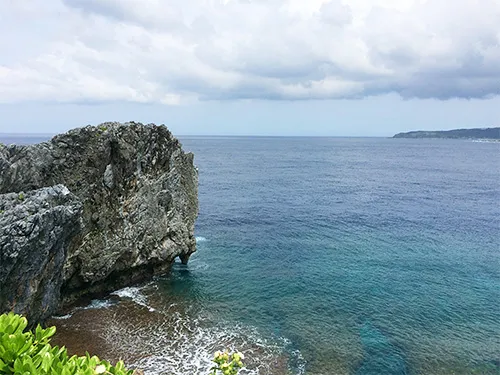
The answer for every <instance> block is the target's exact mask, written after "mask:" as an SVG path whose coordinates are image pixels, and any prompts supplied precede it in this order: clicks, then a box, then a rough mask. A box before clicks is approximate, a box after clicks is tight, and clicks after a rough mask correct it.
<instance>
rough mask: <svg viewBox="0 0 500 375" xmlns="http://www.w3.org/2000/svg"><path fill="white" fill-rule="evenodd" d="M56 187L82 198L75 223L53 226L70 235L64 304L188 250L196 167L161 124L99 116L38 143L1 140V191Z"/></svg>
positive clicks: (158, 267)
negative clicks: (93, 121)
mask: <svg viewBox="0 0 500 375" xmlns="http://www.w3.org/2000/svg"><path fill="white" fill-rule="evenodd" d="M57 184H63V185H64V186H65V187H67V189H68V190H69V191H70V192H71V193H72V194H74V196H75V197H77V198H76V199H77V200H78V202H80V203H81V210H80V211H78V210H77V211H78V212H79V215H78V216H79V220H80V222H81V229H79V230H78V229H77V228H78V225H76V224H74V225H72V228H73V227H74V229H73V230H71V231H70V230H69V228H67V229H65V230H62V232H64V233H69V232H71V233H72V235H71V236H70V238H68V239H66V242H65V245H64V248H65V251H66V253H65V258H64V262H63V268H62V269H61V270H60V271H61V272H60V275H62V276H61V277H62V284H61V287H60V291H61V294H62V298H63V299H64V300H65V301H67V302H70V301H72V300H74V299H75V298H78V297H79V296H81V295H84V294H88V293H97V292H103V291H108V290H111V289H113V288H117V287H121V286H124V285H127V284H131V283H133V282H136V281H139V280H143V279H146V278H148V277H150V276H151V275H153V274H157V273H161V272H165V271H166V270H168V269H169V267H170V265H171V263H172V262H173V261H174V259H175V258H176V257H180V259H181V260H182V261H183V262H184V263H185V262H187V261H188V259H189V256H190V255H191V254H192V253H193V252H194V251H195V250H196V241H195V238H194V223H195V220H196V217H197V214H198V195H197V187H198V177H197V170H196V168H195V167H194V165H193V155H192V154H189V153H184V152H183V151H182V149H181V145H180V143H179V142H178V141H177V139H175V138H174V137H173V136H172V134H171V133H170V132H169V131H168V130H167V128H166V127H164V126H156V125H142V124H139V123H126V124H120V123H104V124H101V125H99V126H96V127H92V126H87V127H85V128H80V129H75V130H72V131H70V132H68V133H66V134H62V135H58V136H56V137H54V138H53V139H52V140H51V141H50V142H46V143H41V144H38V145H33V146H9V147H5V146H4V147H2V146H0V194H6V193H16V194H15V196H18V194H17V193H19V192H21V191H24V192H28V191H30V190H35V189H40V188H43V187H50V186H54V185H57ZM24 194H25V195H26V196H31V193H24ZM8 196H11V195H10V194H7V195H5V197H8ZM3 199H7V198H3ZM4 211H5V212H4V214H3V215H5V214H6V212H7V210H4ZM9 211H10V209H9ZM9 215H10V214H9ZM66 220H67V219H66ZM67 221H69V220H67ZM55 224H57V225H61V224H62V223H59V222H57V223H55ZM64 228H66V227H64ZM2 229H3V225H2ZM54 234H55V231H54ZM1 241H4V240H3V239H2V237H0V244H2V243H3V242H1ZM6 241H7V242H6V243H10V242H9V241H10V240H6ZM61 241H62V238H61ZM1 246H2V247H0V254H3V253H6V249H7V247H4V245H1ZM2 259H3V258H2ZM3 268H4V263H3V261H2V264H1V265H0V272H2V269H3ZM0 274H1V273H0ZM51 285H52V284H51ZM0 287H1V288H2V290H3V289H5V288H7V289H8V286H6V285H4V283H3V282H2V283H1V284H0ZM56 289H57V288H56ZM2 293H3V292H2ZM2 293H0V294H2ZM0 308H1V307H0ZM42 315H44V316H47V315H48V314H42Z"/></svg>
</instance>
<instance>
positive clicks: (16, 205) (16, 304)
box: [0, 185, 82, 321]
mask: <svg viewBox="0 0 500 375" xmlns="http://www.w3.org/2000/svg"><path fill="white" fill-rule="evenodd" d="M81 210H82V205H81V203H80V202H79V200H78V198H77V197H76V196H74V195H73V194H71V193H70V192H69V190H68V189H67V188H66V187H65V186H63V185H56V186H54V187H49V188H43V189H39V190H32V191H30V192H27V193H24V192H20V193H10V194H2V195H0V310H1V311H0V312H3V311H14V312H17V313H22V314H25V315H27V316H28V317H29V318H30V319H31V320H34V321H39V320H41V319H44V318H46V317H47V316H49V315H50V314H53V313H54V312H55V311H56V310H57V308H58V307H59V302H60V291H61V286H62V284H63V273H62V270H63V267H64V262H65V260H66V257H67V252H68V249H69V248H70V247H71V243H72V241H73V239H74V238H75V236H77V235H78V233H79V232H80V230H81V222H80V215H81Z"/></svg>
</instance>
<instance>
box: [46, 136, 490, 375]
mask: <svg viewBox="0 0 500 375" xmlns="http://www.w3.org/2000/svg"><path fill="white" fill-rule="evenodd" d="M181 141H182V143H183V146H184V149H185V150H187V151H192V152H193V153H194V154H195V163H196V164H197V166H198V168H199V181H200V185H199V199H200V215H199V218H198V221H197V225H196V236H197V247H198V251H197V252H196V253H195V254H194V255H193V256H192V258H191V260H190V262H189V264H188V265H187V266H183V265H182V264H181V263H180V262H179V263H176V264H174V266H173V269H172V272H171V273H170V274H169V275H166V276H162V277H158V278H156V279H155V280H153V281H152V282H150V283H147V284H145V285H140V286H136V287H131V288H125V289H122V290H120V291H116V292H115V293H114V294H112V295H111V296H109V297H106V298H103V299H101V300H94V301H91V302H90V304H85V305H82V306H81V307H78V308H75V309H74V310H73V311H70V312H69V314H68V315H65V316H61V317H58V318H57V319H54V320H53V321H52V323H53V324H56V325H57V327H58V336H57V337H56V339H55V340H56V342H64V343H66V344H68V347H69V348H70V350H72V351H74V352H82V351H84V350H91V351H93V352H96V353H97V354H100V355H101V356H102V357H105V358H109V359H112V360H114V359H120V358H122V359H124V360H125V361H126V362H127V363H128V364H129V365H132V366H136V367H140V368H142V369H144V370H145V373H146V375H150V374H151V375H153V374H155V375H156V374H184V375H186V374H207V373H208V370H209V368H210V357H211V355H212V353H213V352H214V351H216V350H220V349H224V348H226V347H227V348H230V349H238V350H242V351H243V352H244V353H245V355H246V359H245V361H246V363H247V369H246V370H245V371H244V372H243V373H244V374H259V375H285V374H287V375H288V374H290V375H291V374H293V375H298V374H307V375H336V374H339V375H344V374H352V375H372V374H373V375H375V374H388V375H403V374H410V375H413V374H422V375H424V374H425V375H444V374H456V375H458V374H499V373H500V143H494V142H492V143H489V142H473V141H467V140H432V139H417V140H409V139H384V138H305V137H304V138H302V137H299V138H286V137H181Z"/></svg>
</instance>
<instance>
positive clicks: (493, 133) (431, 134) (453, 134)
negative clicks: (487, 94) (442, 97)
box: [393, 128, 500, 139]
mask: <svg viewBox="0 0 500 375" xmlns="http://www.w3.org/2000/svg"><path fill="white" fill-rule="evenodd" d="M393 138H452V139H500V128H481V129H454V130H438V131H421V130H420V131H412V132H407V133H398V134H396V135H395V136H394V137H393Z"/></svg>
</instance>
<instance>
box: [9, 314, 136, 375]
mask: <svg viewBox="0 0 500 375" xmlns="http://www.w3.org/2000/svg"><path fill="white" fill-rule="evenodd" d="M27 326H28V321H27V320H26V318H25V317H22V316H20V315H16V314H14V313H9V314H3V315H0V374H2V375H4V374H5V375H99V374H104V375H110V374H111V375H131V374H132V370H127V369H126V368H125V366H124V364H123V362H121V361H120V362H118V363H117V364H116V366H112V365H111V364H110V363H109V362H107V361H102V360H100V359H99V358H98V357H95V356H93V357H91V356H90V355H89V354H88V353H87V355H86V356H83V357H77V356H72V357H69V356H68V353H67V351H66V348H65V347H62V348H59V347H58V346H51V345H50V344H49V341H50V338H51V337H52V336H53V335H54V333H55V332H56V327H50V328H47V329H42V327H40V325H38V326H37V327H36V329H35V331H34V332H32V331H29V330H26V327H27Z"/></svg>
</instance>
